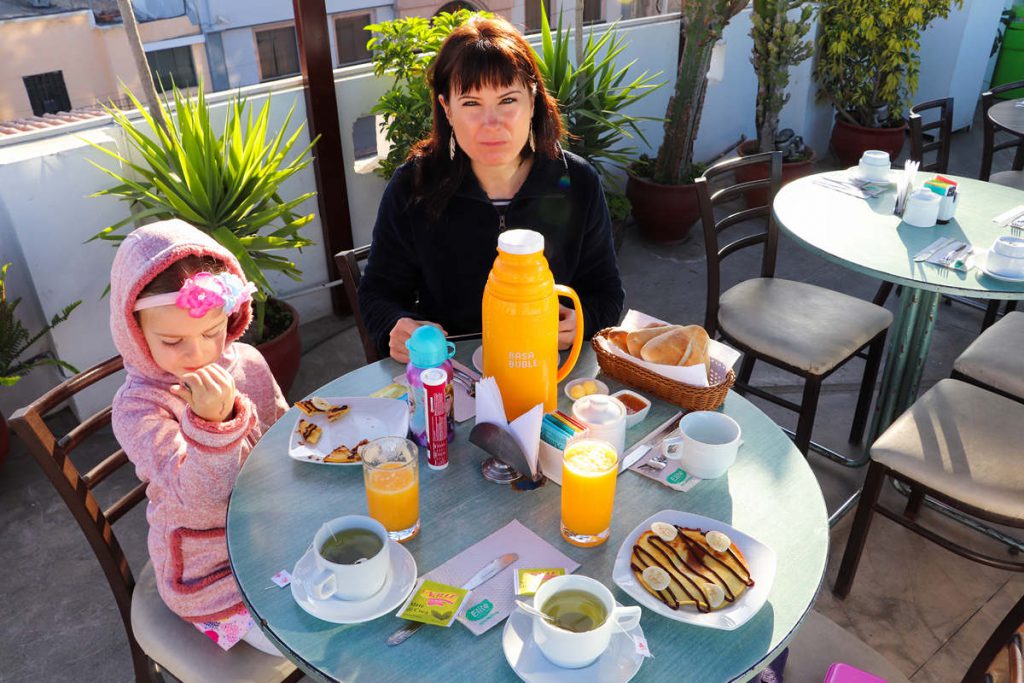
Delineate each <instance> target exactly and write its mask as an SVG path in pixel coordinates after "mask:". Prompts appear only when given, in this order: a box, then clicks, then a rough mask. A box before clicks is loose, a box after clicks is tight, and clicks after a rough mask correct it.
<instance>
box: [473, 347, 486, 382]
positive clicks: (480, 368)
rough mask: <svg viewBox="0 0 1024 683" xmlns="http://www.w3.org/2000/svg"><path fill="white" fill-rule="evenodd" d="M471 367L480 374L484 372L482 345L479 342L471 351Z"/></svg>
mask: <svg viewBox="0 0 1024 683" xmlns="http://www.w3.org/2000/svg"><path fill="white" fill-rule="evenodd" d="M473 367H474V368H476V371H477V372H479V373H480V374H481V375H482V374H483V373H484V346H483V344H481V345H480V346H478V347H476V351H474V352H473Z"/></svg>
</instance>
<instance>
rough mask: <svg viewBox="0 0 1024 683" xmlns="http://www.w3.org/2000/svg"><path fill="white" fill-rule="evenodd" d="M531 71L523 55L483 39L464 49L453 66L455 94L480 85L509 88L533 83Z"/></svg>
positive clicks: (477, 87)
mask: <svg viewBox="0 0 1024 683" xmlns="http://www.w3.org/2000/svg"><path fill="white" fill-rule="evenodd" d="M529 80H530V79H529V71H528V70H525V69H524V68H523V65H522V64H520V59H519V55H518V54H516V53H515V52H514V51H512V50H503V49H501V48H500V47H498V46H496V45H494V43H491V42H489V41H481V42H479V43H477V44H476V45H474V46H472V47H471V48H469V49H467V50H464V51H463V52H462V54H461V55H460V59H459V60H458V62H457V63H456V64H455V65H454V68H453V69H452V78H451V93H452V95H453V96H454V95H456V94H462V93H467V92H472V91H474V90H477V89H479V88H508V87H510V86H513V85H526V84H527V83H529Z"/></svg>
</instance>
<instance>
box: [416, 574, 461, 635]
mask: <svg viewBox="0 0 1024 683" xmlns="http://www.w3.org/2000/svg"><path fill="white" fill-rule="evenodd" d="M469 593H470V591H468V590H466V589H465V588H459V587H458V586H449V585H447V584H443V583H438V582H437V581H431V580H430V579H423V580H422V581H420V585H419V586H418V587H417V588H416V590H415V591H413V593H412V595H410V596H409V599H408V600H407V601H406V603H405V605H404V606H403V607H402V609H401V611H400V612H399V613H398V616H400V617H401V618H403V619H408V620H409V621H420V622H423V623H424V624H430V625H432V626H444V627H445V628H448V627H449V626H451V625H452V622H453V621H455V617H456V616H457V615H458V613H459V608H461V607H462V603H463V601H465V599H466V598H467V597H468V596H469Z"/></svg>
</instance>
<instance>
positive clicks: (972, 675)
mask: <svg viewBox="0 0 1024 683" xmlns="http://www.w3.org/2000/svg"><path fill="white" fill-rule="evenodd" d="M1021 624H1024V596H1021V598H1020V600H1018V601H1017V604H1016V605H1014V606H1013V607H1011V608H1010V611H1009V612H1007V613H1006V616H1005V617H1003V620H1002V621H1001V622H999V625H998V626H996V629H995V630H994V631H993V632H992V635H991V636H989V638H988V640H987V641H985V644H984V645H982V646H981V650H980V651H979V652H978V656H977V657H975V658H974V662H973V663H972V664H971V666H970V668H969V669H967V674H966V675H964V678H963V681H962V682H961V683H982V682H983V681H985V680H986V679H985V672H986V671H987V670H988V668H989V667H990V666H991V665H992V664H993V663H994V661H995V659H996V657H997V656H998V655H999V653H1000V652H1002V650H1003V648H1005V647H1007V645H1008V644H1009V643H1010V639H1011V638H1014V637H1018V636H1015V635H1014V634H1015V633H1016V632H1017V630H1018V629H1019V628H1020V627H1021ZM1016 647H1017V648H1018V649H1020V650H1024V647H1022V646H1021V644H1020V642H1019V641H1018V643H1017V644H1016Z"/></svg>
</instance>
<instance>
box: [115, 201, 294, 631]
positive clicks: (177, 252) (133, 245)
mask: <svg viewBox="0 0 1024 683" xmlns="http://www.w3.org/2000/svg"><path fill="white" fill-rule="evenodd" d="M189 255H208V256H213V257H215V258H217V259H218V260H220V261H222V262H224V263H225V264H227V266H228V269H229V270H230V271H231V272H233V273H235V274H236V275H238V276H239V277H242V278H244V275H243V273H242V270H241V268H240V267H239V265H238V261H236V260H235V257H234V256H232V255H231V253H230V252H228V251H227V250H226V249H224V248H223V247H221V246H220V245H219V244H218V243H217V242H215V241H214V240H213V239H212V238H211V237H209V236H208V235H206V234H205V233H203V232H201V231H199V230H197V229H196V228H193V227H192V226H190V225H188V224H187V223H185V222H184V221H180V220H168V221H162V222H159V223H154V224H152V225H147V226H145V227H142V228H139V229H138V230H135V231H134V232H132V233H131V234H130V235H128V236H127V237H126V238H125V239H124V242H122V244H121V246H120V247H119V248H118V250H117V255H116V256H115V257H114V265H113V267H112V268H111V273H110V330H111V332H112V334H113V337H114V344H115V345H116V346H117V350H118V351H120V353H121V355H122V356H123V357H124V364H125V369H126V370H127V372H128V377H127V379H126V380H125V383H124V385H123V386H122V387H121V388H120V390H118V392H117V395H116V396H115V397H114V404H113V427H114V434H115V435H116V436H117V440H118V441H119V442H120V444H121V447H122V448H124V450H125V452H126V453H127V454H128V458H129V459H130V460H131V461H132V463H134V464H135V471H136V473H137V474H138V476H139V478H140V479H142V481H144V482H146V483H147V484H148V486H147V489H146V494H147V496H148V497H149V505H148V507H147V509H146V518H147V519H148V520H149V556H150V558H151V559H152V561H153V568H154V570H155V571H156V577H157V587H158V588H159V591H160V595H161V597H162V598H163V600H164V602H165V603H167V606H168V607H170V608H171V610H172V611H173V612H175V613H176V614H178V615H179V616H181V617H182V618H183V619H185V620H187V621H192V622H198V621H209V620H214V619H221V618H224V617H227V616H230V615H232V614H235V613H237V612H240V611H242V610H243V609H244V605H243V604H242V601H241V596H240V595H239V592H238V586H237V585H236V583H235V578H234V576H233V575H232V573H231V569H230V567H229V565H228V553H227V543H226V541H225V536H224V524H225V517H226V513H227V506H228V497H229V496H230V495H231V488H232V486H233V485H234V483H235V478H236V477H237V476H238V471H239V469H240V468H241V467H242V463H244V462H245V459H246V457H248V455H249V451H250V450H251V449H252V446H253V444H255V443H256V440H257V439H259V438H260V435H261V434H262V433H263V432H264V431H266V429H267V428H268V427H269V426H270V425H272V424H273V423H274V422H275V421H276V420H277V419H278V418H279V417H281V415H283V414H284V412H285V411H286V410H287V408H288V406H287V404H286V403H285V400H284V397H283V396H282V395H281V390H280V389H279V388H278V386H277V382H275V381H274V378H273V376H272V375H271V374H270V368H269V367H268V366H267V363H266V361H264V360H263V357H262V356H261V355H260V353H259V352H258V351H257V350H256V349H254V348H253V347H251V346H249V345H247V344H242V343H240V342H237V341H235V340H237V339H238V338H239V337H240V336H241V335H242V333H243V332H244V331H245V328H246V327H248V325H249V321H250V320H251V318H252V313H251V310H250V307H249V304H248V303H246V304H244V305H243V306H242V308H241V309H240V310H239V311H237V312H236V313H234V314H233V315H232V316H231V318H230V319H229V321H228V330H227V342H228V343H227V345H226V346H225V349H224V355H223V356H222V357H221V359H220V360H219V361H218V363H219V365H220V366H221V367H223V368H225V369H226V370H227V371H228V372H230V373H231V376H232V377H234V380H235V387H236V389H237V392H238V393H237V397H236V399H235V412H234V416H233V417H232V418H230V419H229V420H228V421H226V422H221V423H212V422H207V421H206V420H204V419H202V418H200V417H198V416H197V415H196V414H195V413H193V412H192V410H191V408H189V407H188V405H187V404H186V403H185V402H184V401H183V400H181V399H180V398H178V397H176V396H174V395H173V394H171V392H170V391H169V389H168V388H169V387H170V386H171V385H172V384H176V383H177V381H178V380H177V378H175V377H174V375H172V374H170V373H167V372H164V371H163V370H161V369H160V368H159V367H157V365H156V363H155V362H154V361H153V356H152V355H151V354H150V352H149V346H148V344H147V343H146V340H145V338H144V337H143V336H142V330H141V329H140V327H139V325H138V323H137V322H136V320H135V316H134V315H133V314H132V309H133V308H134V306H135V300H136V298H137V297H138V295H139V292H140V291H141V290H142V288H143V287H145V286H146V285H147V284H148V283H149V282H150V281H151V280H152V279H153V278H154V277H156V275H158V274H159V273H160V272H162V271H163V270H165V269H166V268H167V267H168V266H169V265H170V264H171V263H173V262H175V261H177V260H179V259H181V258H182V257H185V256H189Z"/></svg>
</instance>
